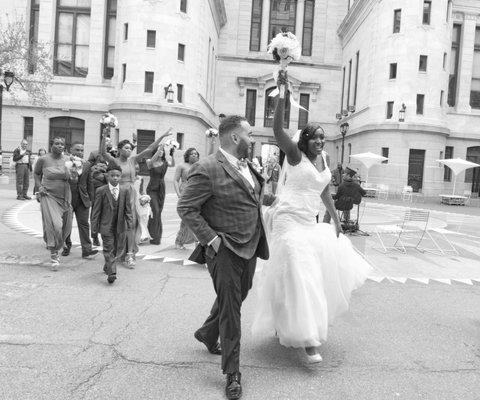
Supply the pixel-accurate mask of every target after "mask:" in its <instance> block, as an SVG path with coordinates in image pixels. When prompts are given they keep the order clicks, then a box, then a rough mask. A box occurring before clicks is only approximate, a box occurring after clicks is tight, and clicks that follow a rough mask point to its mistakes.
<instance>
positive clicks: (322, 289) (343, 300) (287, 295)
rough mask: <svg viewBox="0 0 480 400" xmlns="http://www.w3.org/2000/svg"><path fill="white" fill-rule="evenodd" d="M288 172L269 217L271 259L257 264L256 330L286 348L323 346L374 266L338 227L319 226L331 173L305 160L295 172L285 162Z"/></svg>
mask: <svg viewBox="0 0 480 400" xmlns="http://www.w3.org/2000/svg"><path fill="white" fill-rule="evenodd" d="M323 159H324V165H327V164H326V162H325V155H324V154H323ZM284 167H286V170H285V171H283V173H282V174H281V175H282V176H281V178H280V181H279V184H278V192H277V193H278V196H277V199H276V200H275V202H274V203H273V205H272V206H271V207H269V208H268V209H267V211H266V212H265V225H266V230H267V237H268V242H269V248H270V259H269V260H267V261H261V260H259V265H258V269H257V274H256V278H255V279H256V281H255V284H254V287H256V289H255V290H256V297H257V299H256V314H255V318H254V322H253V327H252V330H253V333H254V334H257V335H258V334H267V335H274V334H275V332H276V334H277V336H278V338H279V340H280V343H281V344H282V345H284V346H290V347H309V346H320V344H321V342H322V341H325V340H326V339H327V329H328V324H329V323H330V322H331V321H332V320H333V319H334V318H335V317H336V316H337V315H339V314H340V313H342V312H344V311H346V310H347V309H348V305H349V300H350V294H351V292H352V291H353V290H354V289H356V288H358V287H360V286H361V285H362V284H363V282H364V281H365V279H366V277H367V275H368V274H369V272H370V270H371V266H370V265H369V264H368V263H367V262H366V261H365V260H364V258H363V257H362V256H361V255H360V254H359V253H357V252H356V250H355V249H354V248H353V246H352V244H351V242H350V240H349V239H348V238H347V237H345V236H344V235H343V234H340V237H339V238H337V237H336V234H335V227H334V225H330V224H324V223H317V222H316V216H317V215H318V213H319V210H320V209H321V208H322V204H323V203H322V200H321V198H320V195H321V193H322V191H323V190H324V188H325V187H326V186H327V185H328V184H329V182H330V179H331V173H330V170H329V169H328V167H327V168H325V170H324V171H322V172H318V170H317V169H316V168H315V166H314V165H313V164H312V163H311V162H310V160H309V159H308V158H307V157H306V156H305V155H302V160H301V161H300V163H299V164H297V165H295V166H291V165H289V164H288V162H287V161H286V160H285V162H284ZM319 218H320V221H321V220H322V218H323V212H322V213H321V215H320V216H319Z"/></svg>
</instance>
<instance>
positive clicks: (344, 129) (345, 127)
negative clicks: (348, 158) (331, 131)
mask: <svg viewBox="0 0 480 400" xmlns="http://www.w3.org/2000/svg"><path fill="white" fill-rule="evenodd" d="M349 127H350V125H348V122H344V123H343V124H342V125H340V133H341V134H342V166H343V155H344V152H345V135H346V134H347V132H348V128H349Z"/></svg>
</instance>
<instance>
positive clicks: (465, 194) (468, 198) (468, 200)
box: [463, 190, 472, 206]
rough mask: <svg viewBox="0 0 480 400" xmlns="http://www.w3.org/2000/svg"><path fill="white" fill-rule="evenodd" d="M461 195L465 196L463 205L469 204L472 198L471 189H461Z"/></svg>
mask: <svg viewBox="0 0 480 400" xmlns="http://www.w3.org/2000/svg"><path fill="white" fill-rule="evenodd" d="M463 196H464V197H466V199H465V203H464V204H465V205H466V206H467V205H469V204H470V199H471V198H472V191H471V190H464V191H463Z"/></svg>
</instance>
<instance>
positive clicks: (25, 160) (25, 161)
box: [17, 148, 29, 164]
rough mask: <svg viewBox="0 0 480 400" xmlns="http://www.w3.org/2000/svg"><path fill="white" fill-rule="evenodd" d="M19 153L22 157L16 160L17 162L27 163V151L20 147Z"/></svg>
mask: <svg viewBox="0 0 480 400" xmlns="http://www.w3.org/2000/svg"><path fill="white" fill-rule="evenodd" d="M20 155H22V156H23V157H22V158H21V159H20V160H19V161H17V164H28V161H29V159H28V153H27V149H22V148H20Z"/></svg>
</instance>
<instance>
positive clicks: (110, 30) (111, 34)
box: [103, 0, 117, 79]
mask: <svg viewBox="0 0 480 400" xmlns="http://www.w3.org/2000/svg"><path fill="white" fill-rule="evenodd" d="M116 26H117V0H108V2H107V20H106V23H105V54H104V59H103V77H104V78H105V79H111V78H112V77H113V73H114V71H115V70H114V65H115V31H116Z"/></svg>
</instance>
